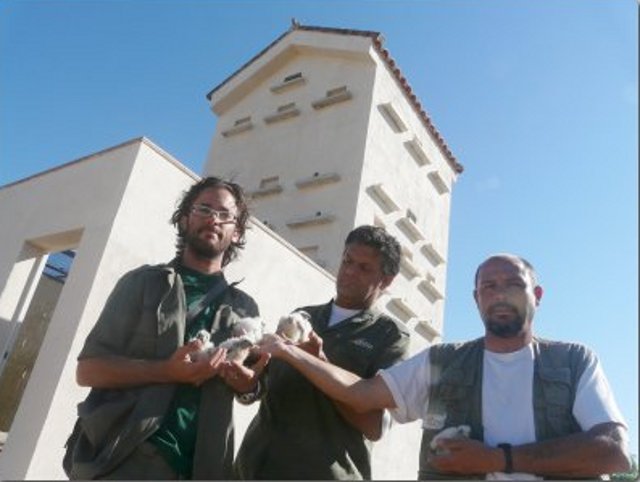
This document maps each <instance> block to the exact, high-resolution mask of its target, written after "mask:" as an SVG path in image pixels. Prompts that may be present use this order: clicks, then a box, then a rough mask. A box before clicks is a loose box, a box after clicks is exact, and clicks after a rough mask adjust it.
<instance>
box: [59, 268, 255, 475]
mask: <svg viewBox="0 0 640 482" xmlns="http://www.w3.org/2000/svg"><path fill="white" fill-rule="evenodd" d="M218 312H220V313H221V317H220V326H221V327H222V329H223V330H228V329H229V327H230V326H231V325H232V324H233V321H234V317H245V316H257V315H258V307H257V305H256V303H255V301H254V300H253V299H252V298H251V297H250V296H249V295H247V294H246V293H244V292H243V291H241V290H239V289H236V288H234V287H230V288H229V289H228V290H227V291H226V292H225V293H224V294H223V295H222V298H221V299H220V307H219V309H218ZM186 313H187V307H186V301H185V294H184V287H183V284H182V280H181V278H180V276H179V275H178V274H177V273H176V271H175V269H174V267H173V265H172V264H162V265H155V266H149V265H145V266H142V267H140V268H137V269H135V270H133V271H130V272H129V273H127V274H125V275H124V276H123V277H122V278H121V279H120V280H119V281H118V283H117V284H116V286H115V288H114V290H113V292H112V293H111V295H110V296H109V299H108V300H107V303H106V304H105V306H104V309H103V311H102V313H101V315H100V317H99V319H98V321H97V323H96V325H95V326H94V328H93V329H92V330H91V332H90V333H89V335H88V337H87V339H86V341H85V345H84V347H83V349H82V351H81V352H80V355H79V356H78V359H79V360H82V359H85V358H108V357H125V358H131V359H145V360H163V359H167V358H169V357H170V356H171V355H172V354H173V353H174V352H175V350H176V349H177V348H178V347H180V346H181V345H183V342H184V333H185V317H186ZM227 336H228V334H224V335H223V336H220V335H218V336H217V337H216V338H222V337H225V338H226V337H227ZM175 387H176V385H175V384H150V385H145V386H139V387H132V388H126V389H97V388H94V389H92V390H91V392H90V393H89V395H88V396H87V398H86V399H85V400H84V401H83V402H82V403H80V404H79V405H78V417H79V421H78V424H79V430H80V429H81V433H80V434H79V437H78V440H77V442H76V443H75V446H74V447H73V448H72V454H71V455H72V457H71V458H72V464H71V469H70V473H69V476H70V478H72V479H94V478H99V477H100V476H101V475H104V474H106V473H108V472H109V471H111V470H112V469H113V468H115V467H116V466H117V465H118V464H119V463H120V462H121V461H122V460H124V458H126V457H127V456H128V455H129V454H130V453H131V452H132V451H133V449H134V448H135V447H136V446H138V445H139V444H140V443H142V442H143V441H144V440H145V439H147V438H148V437H149V436H150V435H151V434H152V433H153V432H154V431H155V430H157V428H158V427H159V426H160V423H161V421H162V418H163V417H164V414H165V413H166V411H167V409H168V408H169V406H170V404H171V400H172V397H173V394H174V390H175ZM233 398H234V393H233V392H232V391H231V389H230V388H229V387H228V386H227V385H226V384H224V383H223V382H222V381H221V380H220V379H218V378H217V377H215V378H213V379H210V380H208V381H207V382H205V383H204V384H203V385H202V397H201V401H200V410H199V415H198V435H197V442H196V454H195V457H194V462H193V478H194V479H228V478H229V477H230V474H231V464H232V461H233V444H234V442H233V417H232V408H233Z"/></svg>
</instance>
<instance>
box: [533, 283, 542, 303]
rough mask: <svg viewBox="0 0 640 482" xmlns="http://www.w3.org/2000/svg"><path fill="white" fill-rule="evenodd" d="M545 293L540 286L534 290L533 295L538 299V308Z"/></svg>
mask: <svg viewBox="0 0 640 482" xmlns="http://www.w3.org/2000/svg"><path fill="white" fill-rule="evenodd" d="M543 293H544V290H543V289H542V286H540V285H538V286H535V287H534V288H533V294H534V296H535V297H536V306H538V305H539V304H540V300H541V299H542V294H543Z"/></svg>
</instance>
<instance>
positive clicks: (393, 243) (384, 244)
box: [344, 225, 401, 276]
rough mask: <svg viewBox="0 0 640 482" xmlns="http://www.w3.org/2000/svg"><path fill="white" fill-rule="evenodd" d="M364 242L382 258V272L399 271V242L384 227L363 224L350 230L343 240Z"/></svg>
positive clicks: (387, 273)
mask: <svg viewBox="0 0 640 482" xmlns="http://www.w3.org/2000/svg"><path fill="white" fill-rule="evenodd" d="M354 243H357V244H364V245H365V246H370V247H372V248H375V249H377V250H378V252H379V253H380V256H381V258H382V266H381V268H382V273H383V274H384V275H391V276H395V275H397V274H398V272H399V271H400V256H401V252H400V243H398V240H397V239H396V238H394V237H393V236H392V235H390V234H389V233H388V232H387V231H386V229H384V228H381V227H378V226H370V225H363V226H358V227H357V228H355V229H354V230H353V231H351V232H350V233H349V234H348V236H347V239H346V240H345V242H344V245H345V247H346V246H347V245H348V244H354Z"/></svg>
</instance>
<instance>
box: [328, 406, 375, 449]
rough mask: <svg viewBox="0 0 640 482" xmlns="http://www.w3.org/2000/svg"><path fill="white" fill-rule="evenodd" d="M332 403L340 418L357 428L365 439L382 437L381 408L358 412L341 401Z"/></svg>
mask: <svg viewBox="0 0 640 482" xmlns="http://www.w3.org/2000/svg"><path fill="white" fill-rule="evenodd" d="M334 405H335V407H336V409H337V410H338V412H340V415H342V418H344V419H345V420H346V421H347V423H349V424H350V425H351V426H352V427H354V428H355V429H357V430H359V431H360V432H361V433H362V435H364V436H365V437H366V438H367V439H369V440H372V441H376V440H380V437H382V414H383V413H384V411H383V410H371V411H369V412H363V413H359V412H356V411H355V410H353V409H351V408H350V407H349V406H348V405H345V404H344V403H342V402H338V401H334Z"/></svg>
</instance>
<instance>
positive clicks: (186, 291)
mask: <svg viewBox="0 0 640 482" xmlns="http://www.w3.org/2000/svg"><path fill="white" fill-rule="evenodd" d="M248 217H249V213H248V209H247V205H246V202H245V198H244V193H243V191H242V189H241V188H240V186H238V185H237V184H235V183H232V182H228V181H225V180H222V179H219V178H215V177H208V178H205V179H202V180H201V181H199V182H198V183H196V184H195V185H193V186H192V187H191V188H190V189H189V190H188V191H186V192H185V193H184V196H183V198H182V200H181V202H180V205H179V206H178V208H177V209H176V211H175V212H174V213H173V216H172V218H171V221H172V223H173V224H174V226H176V228H177V231H178V239H177V254H176V257H175V259H174V260H173V261H171V262H170V263H169V264H161V265H156V266H148V265H146V266H142V267H140V268H137V269H135V270H133V271H131V272H129V273H127V274H125V275H124V276H123V277H122V278H121V279H120V280H119V282H118V283H117V285H116V287H115V288H114V290H113V292H112V294H111V296H110V297H109V299H108V300H107V303H106V305H105V307H104V309H103V311H102V313H101V315H100V318H99V319H98V321H97V323H96V325H95V326H94V328H93V329H92V331H91V332H90V334H89V336H88V337H87V340H86V341H85V345H84V347H83V349H82V351H81V353H80V355H79V357H78V366H77V372H76V377H77V381H78V383H79V384H80V385H82V386H88V387H91V392H90V393H89V395H88V397H87V399H86V400H85V401H84V402H82V403H81V404H80V405H79V406H78V413H79V427H80V428H81V429H82V430H81V432H80V435H79V437H78V439H77V441H76V442H75V443H74V444H73V447H70V452H69V453H70V455H71V464H70V467H69V468H68V474H69V476H70V478H74V479H94V478H103V479H129V480H131V479H138V480H139V479H191V478H194V479H226V478H229V476H230V474H231V464H232V460H233V420H232V407H233V399H234V395H238V396H241V397H242V400H244V401H250V400H251V396H252V394H254V395H255V394H256V393H257V390H258V389H259V379H258V377H259V374H260V372H261V371H262V369H263V368H264V365H265V363H266V360H267V356H263V357H262V358H261V359H260V360H259V361H258V362H257V363H256V364H255V365H253V366H252V367H250V368H246V369H239V368H238V367H231V366H229V364H228V362H225V355H226V353H225V350H224V349H216V350H213V351H212V352H211V354H210V355H209V356H208V357H203V358H201V357H197V358H196V357H192V356H191V354H193V352H195V351H199V350H200V348H201V347H202V346H201V345H202V342H201V341H199V340H198V341H190V340H192V339H193V338H194V336H195V334H196V333H197V332H198V331H199V330H201V329H205V330H207V331H209V332H210V333H211V341H213V342H214V343H215V345H216V346H217V345H218V344H219V343H220V342H222V341H224V340H225V339H227V338H229V337H230V336H231V328H232V326H233V324H234V323H235V322H236V321H237V320H238V319H240V318H242V317H254V316H257V315H258V307H257V305H256V303H255V301H254V300H253V299H252V298H251V297H250V296H249V295H247V294H246V293H244V292H243V291H241V290H239V289H237V288H235V287H234V286H233V285H232V286H228V285H227V284H226V280H225V278H224V274H223V267H224V266H226V265H227V264H228V263H229V262H230V261H232V260H233V259H234V258H235V257H236V256H237V254H238V251H239V250H240V249H242V248H243V247H244V244H245V236H244V235H245V228H246V223H247V221H248ZM209 293H212V295H210V299H204V297H205V296H206V295H207V294H209ZM213 293H215V295H213ZM203 300H204V301H203ZM194 305H199V309H194V308H193V306H194ZM188 315H189V316H188ZM187 318H189V321H187Z"/></svg>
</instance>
